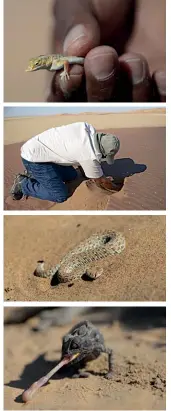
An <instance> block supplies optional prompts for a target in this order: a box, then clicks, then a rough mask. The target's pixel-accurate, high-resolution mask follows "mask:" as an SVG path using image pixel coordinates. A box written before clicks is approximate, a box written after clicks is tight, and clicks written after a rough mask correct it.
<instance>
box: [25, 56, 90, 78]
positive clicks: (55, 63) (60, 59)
mask: <svg viewBox="0 0 171 411" xmlns="http://www.w3.org/2000/svg"><path fill="white" fill-rule="evenodd" d="M71 64H81V65H82V66H83V65H84V57H76V56H62V55H61V54H48V55H41V56H38V57H33V58H31V59H30V60H29V64H28V67H27V69H26V71H37V70H49V71H58V70H61V69H63V71H62V73H61V74H60V77H61V79H62V80H64V81H66V80H69V77H70V76H69V66H70V65H71Z"/></svg>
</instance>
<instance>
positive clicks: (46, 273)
mask: <svg viewBox="0 0 171 411" xmlns="http://www.w3.org/2000/svg"><path fill="white" fill-rule="evenodd" d="M44 264H45V262H44V261H43V260H39V261H38V262H37V267H36V269H35V271H34V275H35V276H36V277H41V278H52V277H53V276H54V275H55V274H57V272H58V269H59V264H58V265H56V266H54V267H52V268H50V269H49V270H45V268H44Z"/></svg>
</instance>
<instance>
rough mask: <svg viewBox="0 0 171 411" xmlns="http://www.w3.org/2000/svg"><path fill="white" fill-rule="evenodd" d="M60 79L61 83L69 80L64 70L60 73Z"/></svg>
mask: <svg viewBox="0 0 171 411" xmlns="http://www.w3.org/2000/svg"><path fill="white" fill-rule="evenodd" d="M60 78H61V80H62V81H67V80H69V74H68V72H67V71H66V70H64V71H62V73H61V74H60Z"/></svg>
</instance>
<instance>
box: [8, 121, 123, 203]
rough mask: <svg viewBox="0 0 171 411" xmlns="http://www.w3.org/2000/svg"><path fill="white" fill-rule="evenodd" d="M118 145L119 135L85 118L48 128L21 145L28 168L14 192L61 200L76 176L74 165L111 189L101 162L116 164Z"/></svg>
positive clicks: (16, 198) (20, 195) (21, 175)
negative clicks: (69, 183) (98, 126)
mask: <svg viewBox="0 0 171 411" xmlns="http://www.w3.org/2000/svg"><path fill="white" fill-rule="evenodd" d="M119 147H120V142H119V139H118V138H117V137H116V136H114V135H112V134H105V133H100V132H97V131H96V130H95V128H94V127H93V126H92V125H90V124H88V123H84V122H79V123H73V124H69V125H66V126H61V127H54V128H51V129H49V130H46V131H44V132H43V133H41V134H38V135H37V136H35V137H33V138H31V139H30V140H28V141H27V142H26V143H25V144H24V145H23V146H22V147H21V158H22V162H23V165H24V167H25V169H26V172H25V174H18V175H17V176H16V177H15V180H14V184H13V186H12V188H11V195H12V197H13V199H14V200H20V199H21V198H22V197H23V196H26V197H36V198H39V199H42V200H49V201H53V202H56V203H61V202H63V201H65V200H67V198H68V191H67V186H66V184H65V183H66V182H69V181H72V180H74V179H76V178H77V171H76V170H75V168H74V166H81V168H82V169H83V171H84V174H85V176H86V177H87V178H90V179H93V181H94V182H95V184H97V185H98V186H101V187H103V188H107V189H112V182H111V180H110V179H109V178H107V177H105V176H104V174H103V170H102V167H101V165H100V163H101V162H102V161H104V160H106V162H107V163H108V164H113V162H114V155H115V154H116V153H117V152H118V150H119Z"/></svg>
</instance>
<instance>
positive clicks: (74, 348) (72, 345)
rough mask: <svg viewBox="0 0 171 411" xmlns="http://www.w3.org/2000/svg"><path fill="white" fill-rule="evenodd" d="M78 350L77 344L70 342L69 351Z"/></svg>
mask: <svg viewBox="0 0 171 411" xmlns="http://www.w3.org/2000/svg"><path fill="white" fill-rule="evenodd" d="M77 348H78V344H77V343H75V342H74V341H72V343H71V350H76V349H77Z"/></svg>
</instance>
